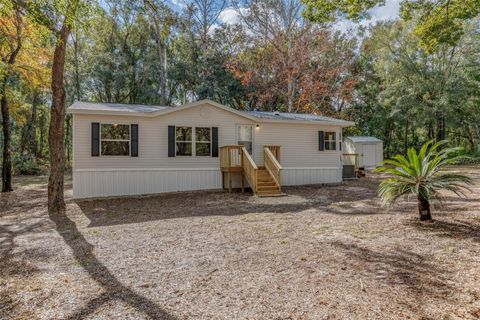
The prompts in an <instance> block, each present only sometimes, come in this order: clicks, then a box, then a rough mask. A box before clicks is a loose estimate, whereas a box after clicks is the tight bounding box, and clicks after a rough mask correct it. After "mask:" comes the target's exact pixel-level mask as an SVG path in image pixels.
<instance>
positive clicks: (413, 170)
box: [376, 141, 473, 221]
mask: <svg viewBox="0 0 480 320" xmlns="http://www.w3.org/2000/svg"><path fill="white" fill-rule="evenodd" d="M446 143H447V141H440V142H438V143H435V144H433V142H432V141H430V142H427V143H425V144H424V145H423V146H422V148H421V149H420V151H419V152H418V153H417V151H416V150H415V148H409V149H408V152H407V156H406V157H405V156H403V155H400V154H399V155H396V156H394V157H393V158H392V159H389V160H385V161H383V162H382V164H383V166H382V167H379V168H377V169H376V171H377V172H385V173H388V174H390V175H392V177H389V178H387V179H385V180H383V181H382V183H381V184H380V186H379V188H378V193H379V197H380V198H381V199H382V201H383V203H384V204H393V203H395V202H396V201H397V200H398V199H400V198H401V197H404V196H409V195H414V196H416V198H417V201H418V213H419V215H420V220H422V221H425V220H432V216H431V212H430V202H431V201H438V202H439V203H441V201H442V196H441V194H440V192H439V191H440V190H448V191H451V192H454V193H455V194H456V195H458V196H465V194H464V191H468V190H469V188H468V185H471V184H473V181H472V179H471V178H469V177H467V176H464V175H460V174H454V173H448V172H442V171H441V169H442V167H444V166H445V165H447V164H450V163H452V162H454V161H456V160H458V159H459V158H460V157H459V156H452V154H454V153H455V152H456V151H458V148H440V147H442V146H443V145H445V144H446Z"/></svg>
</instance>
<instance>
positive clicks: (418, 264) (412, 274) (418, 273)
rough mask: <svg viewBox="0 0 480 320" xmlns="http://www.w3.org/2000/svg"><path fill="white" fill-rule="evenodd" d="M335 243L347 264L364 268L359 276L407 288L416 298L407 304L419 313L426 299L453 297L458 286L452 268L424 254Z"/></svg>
mask: <svg viewBox="0 0 480 320" xmlns="http://www.w3.org/2000/svg"><path fill="white" fill-rule="evenodd" d="M332 245H333V246H334V247H336V248H337V249H338V250H339V251H341V252H343V254H344V255H345V256H346V257H347V258H348V259H347V260H346V264H347V266H348V267H349V268H353V269H354V270H361V274H359V276H360V277H362V276H364V277H365V278H364V280H365V279H368V278H373V279H372V280H374V282H373V283H376V282H378V281H383V282H385V283H386V284H388V286H389V288H395V287H398V286H401V287H404V288H406V289H407V290H408V291H409V292H410V294H409V297H411V298H412V299H411V301H410V302H406V306H408V307H409V308H411V309H412V311H413V312H415V313H416V314H417V315H418V314H419V312H421V310H422V309H423V308H424V307H425V305H424V301H426V300H429V299H432V298H433V299H435V300H442V301H451V300H452V299H453V298H452V297H451V292H452V291H454V288H453V287H452V286H451V285H450V284H449V283H448V279H449V278H450V277H451V276H450V270H447V269H444V268H440V267H439V266H438V264H436V263H434V262H433V261H429V259H428V257H426V256H424V255H421V254H417V253H415V252H412V251H409V250H405V249H402V248H395V249H394V250H393V251H386V252H384V251H381V252H380V251H373V250H371V249H369V248H365V247H361V246H359V245H357V244H355V243H345V242H342V241H335V242H333V243H332ZM367 290H368V289H367ZM451 302H452V303H455V301H451Z"/></svg>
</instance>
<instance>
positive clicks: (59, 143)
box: [48, 25, 70, 213]
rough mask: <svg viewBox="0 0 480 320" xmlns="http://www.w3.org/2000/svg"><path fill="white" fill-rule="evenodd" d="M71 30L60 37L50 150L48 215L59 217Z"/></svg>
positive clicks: (55, 57)
mask: <svg viewBox="0 0 480 320" xmlns="http://www.w3.org/2000/svg"><path fill="white" fill-rule="evenodd" d="M69 34H70V29H69V28H68V27H67V26H65V25H64V26H63V27H62V29H61V30H60V32H59V34H58V35H57V42H56V45H55V52H54V54H53V66H52V108H51V110H50V127H49V130H48V144H49V148H50V176H49V179H48V211H49V212H50V213H58V212H60V211H63V210H65V201H64V198H63V174H64V170H65V147H64V146H65V144H64V140H65V90H64V87H63V77H64V70H65V51H66V45H67V40H68V36H69Z"/></svg>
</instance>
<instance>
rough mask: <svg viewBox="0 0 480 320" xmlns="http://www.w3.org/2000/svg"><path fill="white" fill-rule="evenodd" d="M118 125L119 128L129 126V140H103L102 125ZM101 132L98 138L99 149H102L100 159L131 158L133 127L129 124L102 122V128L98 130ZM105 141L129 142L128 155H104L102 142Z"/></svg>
mask: <svg viewBox="0 0 480 320" xmlns="http://www.w3.org/2000/svg"><path fill="white" fill-rule="evenodd" d="M104 124H105V125H112V126H114V125H117V126H128V138H129V139H102V125H104ZM98 130H99V131H100V132H99V133H98V138H99V147H100V150H99V151H100V152H99V156H100V157H130V155H131V154H132V126H131V124H129V123H118V122H117V123H112V122H100V128H99V129H98ZM103 141H124V142H125V141H126V142H128V155H125V154H122V155H114V154H103V153H102V142H103Z"/></svg>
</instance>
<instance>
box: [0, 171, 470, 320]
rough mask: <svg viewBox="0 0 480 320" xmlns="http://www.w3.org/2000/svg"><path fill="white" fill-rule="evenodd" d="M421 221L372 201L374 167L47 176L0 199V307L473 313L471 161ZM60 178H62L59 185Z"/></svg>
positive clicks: (326, 314)
mask: <svg viewBox="0 0 480 320" xmlns="http://www.w3.org/2000/svg"><path fill="white" fill-rule="evenodd" d="M449 170H451V171H452V172H456V173H461V174H466V175H468V176H470V177H472V178H473V179H474V185H473V186H472V188H471V189H472V193H469V194H467V198H460V199H459V198H457V197H456V196H453V195H448V194H445V203H444V207H443V208H435V217H434V219H435V220H434V222H427V223H426V222H420V221H419V220H418V218H417V211H416V205H417V204H416V201H415V200H413V201H412V202H405V201H404V200H402V201H400V202H399V203H398V204H397V205H396V206H394V207H393V208H390V209H387V208H383V207H382V206H381V203H380V201H379V200H378V198H377V188H378V185H379V183H380V181H381V180H382V179H383V178H384V176H380V175H379V174H370V175H368V177H367V178H365V179H361V180H358V181H349V182H345V183H342V184H340V185H331V186H320V187H319V186H308V187H298V188H286V189H285V192H286V193H287V194H288V196H287V197H280V198H254V197H250V196H249V195H242V194H228V193H223V192H193V193H181V194H165V195H157V196H148V197H136V198H118V199H107V200H83V201H74V200H72V199H71V189H68V190H67V198H68V201H67V211H66V213H65V214H64V215H57V216H49V215H48V213H47V211H46V207H45V203H46V179H43V180H42V179H41V178H35V179H32V178H26V177H25V178H22V177H21V178H18V179H15V180H16V181H18V184H17V185H16V190H15V191H14V192H13V193H10V194H2V195H1V198H0V319H60V318H73V319H75V318H77V319H148V318H156V319H387V318H388V319H404V318H413V319H420V318H422V319H478V318H479V317H480V287H479V283H480V210H479V205H480V168H478V167H453V168H450V169H449ZM67 187H68V188H70V185H68V186H67Z"/></svg>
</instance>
